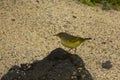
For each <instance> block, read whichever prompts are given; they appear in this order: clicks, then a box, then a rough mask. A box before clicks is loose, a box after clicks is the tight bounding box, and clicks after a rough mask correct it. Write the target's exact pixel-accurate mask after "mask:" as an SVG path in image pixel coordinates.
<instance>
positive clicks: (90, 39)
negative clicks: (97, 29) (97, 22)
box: [84, 38, 92, 40]
mask: <svg viewBox="0 0 120 80" xmlns="http://www.w3.org/2000/svg"><path fill="white" fill-rule="evenodd" d="M91 39H92V38H84V40H91Z"/></svg>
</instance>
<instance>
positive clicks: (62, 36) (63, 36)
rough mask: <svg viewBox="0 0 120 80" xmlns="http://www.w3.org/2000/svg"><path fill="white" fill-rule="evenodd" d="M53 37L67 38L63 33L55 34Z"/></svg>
mask: <svg viewBox="0 0 120 80" xmlns="http://www.w3.org/2000/svg"><path fill="white" fill-rule="evenodd" d="M55 36H58V37H59V38H65V37H67V36H68V34H67V33H65V32H60V33H58V34H56V35H55Z"/></svg>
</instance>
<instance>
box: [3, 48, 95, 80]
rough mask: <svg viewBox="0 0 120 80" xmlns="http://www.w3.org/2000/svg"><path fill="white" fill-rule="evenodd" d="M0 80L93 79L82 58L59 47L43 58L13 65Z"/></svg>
mask: <svg viewBox="0 0 120 80" xmlns="http://www.w3.org/2000/svg"><path fill="white" fill-rule="evenodd" d="M1 80H93V79H92V76H91V75H90V73H89V72H88V70H87V69H86V68H85V64H84V62H83V60H82V59H81V58H80V57H79V56H78V55H76V54H70V53H68V52H66V51H65V50H63V49H61V48H57V49H55V50H53V51H52V52H51V54H49V55H48V56H47V57H45V58H44V59H43V60H40V61H35V62H33V63H31V64H21V66H20V67H19V66H16V65H15V66H13V67H12V68H11V69H10V70H9V71H8V73H7V74H5V75H4V76H3V77H2V79H1Z"/></svg>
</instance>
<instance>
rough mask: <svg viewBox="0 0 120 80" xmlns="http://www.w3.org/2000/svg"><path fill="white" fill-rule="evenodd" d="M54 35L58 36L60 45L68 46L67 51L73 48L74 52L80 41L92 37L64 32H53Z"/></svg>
mask: <svg viewBox="0 0 120 80" xmlns="http://www.w3.org/2000/svg"><path fill="white" fill-rule="evenodd" d="M54 36H57V37H59V38H60V39H61V43H62V45H63V46H65V47H67V48H69V51H70V50H72V49H75V52H76V50H77V47H78V46H79V45H80V44H81V43H83V42H84V41H86V40H91V39H92V38H82V37H77V36H73V35H71V34H68V33H66V32H60V33H57V34H55V35H54Z"/></svg>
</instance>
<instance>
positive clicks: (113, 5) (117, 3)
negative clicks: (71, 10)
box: [80, 0, 120, 10]
mask: <svg viewBox="0 0 120 80" xmlns="http://www.w3.org/2000/svg"><path fill="white" fill-rule="evenodd" d="M80 2H82V3H84V4H87V5H89V6H96V5H98V4H102V9H103V10H110V9H115V10H120V0H80Z"/></svg>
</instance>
